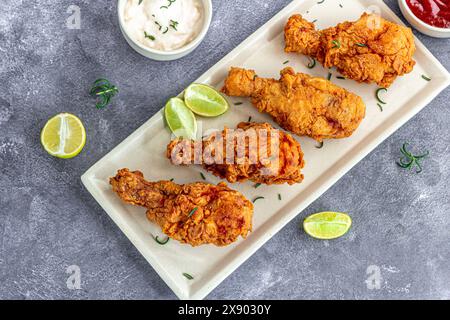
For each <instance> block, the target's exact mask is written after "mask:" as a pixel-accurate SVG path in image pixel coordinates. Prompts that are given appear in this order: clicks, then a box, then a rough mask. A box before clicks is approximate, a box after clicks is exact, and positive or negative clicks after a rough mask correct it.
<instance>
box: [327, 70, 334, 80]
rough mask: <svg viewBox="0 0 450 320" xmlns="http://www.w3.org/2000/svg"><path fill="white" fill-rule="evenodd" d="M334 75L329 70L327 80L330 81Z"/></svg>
mask: <svg viewBox="0 0 450 320" xmlns="http://www.w3.org/2000/svg"><path fill="white" fill-rule="evenodd" d="M332 76H333V75H332V74H331V72H329V73H328V77H327V80H328V81H330V80H331V77H332Z"/></svg>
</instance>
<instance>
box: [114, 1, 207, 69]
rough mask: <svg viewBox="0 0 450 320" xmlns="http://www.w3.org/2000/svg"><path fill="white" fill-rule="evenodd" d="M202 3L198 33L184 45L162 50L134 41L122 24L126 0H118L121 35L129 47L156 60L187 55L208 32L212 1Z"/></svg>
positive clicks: (174, 58) (172, 58)
mask: <svg viewBox="0 0 450 320" xmlns="http://www.w3.org/2000/svg"><path fill="white" fill-rule="evenodd" d="M200 1H201V2H202V4H203V10H204V18H203V27H202V30H201V31H200V33H199V34H198V35H197V37H196V38H195V39H194V40H192V41H191V42H189V43H188V44H186V45H185V46H184V47H182V48H179V49H176V50H172V51H162V50H157V49H152V48H148V47H145V46H143V45H142V44H140V43H138V42H137V41H134V40H133V39H132V38H131V37H130V36H129V35H128V34H127V32H126V28H125V25H124V19H123V14H124V9H125V4H126V2H127V0H119V2H118V5H117V11H118V16H119V25H120V30H121V31H122V34H123V36H124V37H125V40H126V41H127V42H128V44H129V45H130V47H132V48H133V49H134V50H135V51H136V52H138V53H140V54H141V55H143V56H144V57H147V58H150V59H153V60H158V61H169V60H176V59H180V58H182V57H184V56H185V55H188V54H189V53H191V52H192V51H194V50H195V48H197V46H198V45H199V44H200V43H201V42H202V40H203V38H204V37H205V35H206V33H207V32H208V29H209V26H210V25H211V18H212V3H211V0H200Z"/></svg>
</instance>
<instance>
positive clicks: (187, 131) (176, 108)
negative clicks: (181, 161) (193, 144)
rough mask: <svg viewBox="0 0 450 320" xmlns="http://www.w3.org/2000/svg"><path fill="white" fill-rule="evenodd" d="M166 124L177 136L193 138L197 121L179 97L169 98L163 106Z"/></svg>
mask: <svg viewBox="0 0 450 320" xmlns="http://www.w3.org/2000/svg"><path fill="white" fill-rule="evenodd" d="M164 115H165V116H166V121H167V124H168V126H169V128H170V130H171V131H172V132H173V134H174V135H176V136H177V137H184V138H189V139H195V134H196V133H197V121H196V120H195V116H194V114H193V113H192V111H191V110H189V109H188V108H187V107H186V105H185V104H184V102H183V100H181V99H180V98H172V99H170V100H169V101H168V102H167V104H166V107H165V108H164Z"/></svg>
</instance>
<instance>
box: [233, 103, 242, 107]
mask: <svg viewBox="0 0 450 320" xmlns="http://www.w3.org/2000/svg"><path fill="white" fill-rule="evenodd" d="M241 104H242V102H235V103H234V105H235V106H240V105H241Z"/></svg>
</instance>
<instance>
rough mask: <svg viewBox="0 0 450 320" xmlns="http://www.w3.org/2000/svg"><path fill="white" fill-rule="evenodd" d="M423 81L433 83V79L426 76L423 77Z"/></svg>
mask: <svg viewBox="0 0 450 320" xmlns="http://www.w3.org/2000/svg"><path fill="white" fill-rule="evenodd" d="M422 79H424V80H426V81H431V78H429V77H427V76H426V75H424V74H423V75H422Z"/></svg>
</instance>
